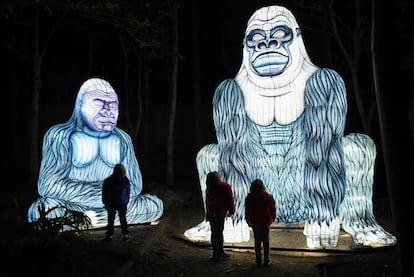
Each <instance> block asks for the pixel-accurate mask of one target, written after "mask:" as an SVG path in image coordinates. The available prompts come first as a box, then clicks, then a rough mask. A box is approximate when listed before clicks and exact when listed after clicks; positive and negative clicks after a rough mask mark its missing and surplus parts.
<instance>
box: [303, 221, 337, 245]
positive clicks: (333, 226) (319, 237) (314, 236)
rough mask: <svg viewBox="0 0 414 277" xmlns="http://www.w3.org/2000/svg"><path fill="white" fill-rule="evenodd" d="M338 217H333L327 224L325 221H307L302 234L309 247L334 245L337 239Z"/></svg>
mask: <svg viewBox="0 0 414 277" xmlns="http://www.w3.org/2000/svg"><path fill="white" fill-rule="evenodd" d="M339 228H340V224H339V219H338V218H335V219H334V220H332V221H331V222H330V223H329V225H328V224H327V223H326V222H322V223H318V222H310V221H307V222H306V224H305V228H304V230H303V234H304V235H305V236H306V244H307V246H308V247H309V248H312V249H314V248H325V247H336V245H337V244H338V239H339Z"/></svg>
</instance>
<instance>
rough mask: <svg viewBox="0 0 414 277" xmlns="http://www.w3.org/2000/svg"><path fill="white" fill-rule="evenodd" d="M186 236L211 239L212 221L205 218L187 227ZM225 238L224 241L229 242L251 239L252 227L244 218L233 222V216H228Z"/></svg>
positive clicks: (205, 239)
mask: <svg viewBox="0 0 414 277" xmlns="http://www.w3.org/2000/svg"><path fill="white" fill-rule="evenodd" d="M184 236H185V237H186V238H187V239H189V240H193V241H210V236H211V230H210V223H209V222H208V221H205V220H204V221H203V222H201V223H199V224H198V225H196V226H194V227H192V228H190V229H187V230H186V231H185V232H184ZM223 238H224V242H228V243H235V242H244V241H249V240H250V228H249V226H248V225H247V223H246V221H244V220H243V221H240V222H238V223H233V220H232V219H231V218H226V220H225V222H224V230H223Z"/></svg>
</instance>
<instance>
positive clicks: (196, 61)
mask: <svg viewBox="0 0 414 277" xmlns="http://www.w3.org/2000/svg"><path fill="white" fill-rule="evenodd" d="M196 5H197V2H192V18H191V21H192V22H191V23H192V24H191V27H192V28H191V31H192V40H191V42H192V47H191V51H192V56H193V63H192V64H193V97H194V98H193V115H194V124H193V126H194V141H195V145H196V146H199V145H200V144H201V129H200V126H201V123H200V122H201V120H200V110H201V107H200V51H199V44H198V32H199V28H198V8H197V7H196Z"/></svg>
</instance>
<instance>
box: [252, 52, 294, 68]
mask: <svg viewBox="0 0 414 277" xmlns="http://www.w3.org/2000/svg"><path fill="white" fill-rule="evenodd" d="M287 63H288V57H287V56H285V55H282V54H280V53H277V52H272V53H266V54H262V55H259V56H257V57H256V58H255V59H254V60H253V62H252V64H253V66H254V67H255V68H260V67H265V66H280V65H285V64H287Z"/></svg>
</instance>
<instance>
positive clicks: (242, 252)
mask: <svg viewBox="0 0 414 277" xmlns="http://www.w3.org/2000/svg"><path fill="white" fill-rule="evenodd" d="M164 199H166V200H165V206H166V209H165V210H166V212H165V215H164V216H163V218H165V219H166V220H168V224H167V225H166V227H165V229H164V230H163V232H162V234H161V235H160V237H159V239H157V241H155V242H154V243H152V245H151V247H150V248H149V249H148V250H146V252H145V254H144V256H143V257H141V260H140V262H139V264H138V265H137V266H135V268H134V270H133V271H134V273H133V274H132V276H148V277H150V276H261V277H266V276H292V277H294V276H308V277H312V276H315V277H316V276H324V277H327V276H336V277H337V276H342V277H345V276H352V277H356V276H358V277H359V276H367V277H368V276H370V277H371V276H372V277H373V276H383V277H387V276H398V275H397V259H396V257H397V250H396V247H386V248H379V249H376V250H374V251H364V252H363V253H361V254H355V253H353V254H347V253H341V254H326V253H325V254H323V253H322V254H321V253H319V254H318V253H311V254H309V253H307V254H306V253H302V254H300V253H299V254H298V253H291V252H284V251H272V253H271V259H272V264H271V266H270V267H265V268H257V267H256V265H255V264H254V263H253V261H254V250H253V249H235V248H229V249H227V251H228V252H229V253H231V254H232V256H231V257H230V258H229V259H226V260H223V261H212V260H211V259H210V257H211V254H212V250H211V248H210V247H207V246H199V245H195V244H193V243H191V242H188V241H186V240H182V239H180V236H179V235H181V234H183V232H184V231H185V230H187V229H188V228H190V227H193V226H195V225H196V224H198V223H200V222H201V220H202V219H203V208H202V206H201V205H202V204H201V203H200V200H199V197H198V195H197V194H195V193H189V192H183V191H181V192H177V191H176V192H171V191H169V192H166V194H165V195H164ZM177 235H178V236H177Z"/></svg>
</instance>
